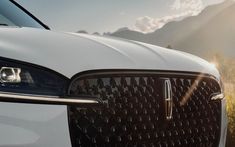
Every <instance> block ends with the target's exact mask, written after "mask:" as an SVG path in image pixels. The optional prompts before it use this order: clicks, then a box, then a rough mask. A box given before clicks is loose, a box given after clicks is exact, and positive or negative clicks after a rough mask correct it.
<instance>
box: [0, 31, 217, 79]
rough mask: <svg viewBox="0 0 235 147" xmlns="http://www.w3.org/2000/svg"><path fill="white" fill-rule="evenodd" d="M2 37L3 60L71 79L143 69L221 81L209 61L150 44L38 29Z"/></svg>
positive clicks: (4, 34)
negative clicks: (87, 73)
mask: <svg viewBox="0 0 235 147" xmlns="http://www.w3.org/2000/svg"><path fill="white" fill-rule="evenodd" d="M0 34H1V35H0V53H1V56H2V57H6V58H11V59H16V60H20V61H26V62H29V63H33V64H37V65H41V66H44V67H47V68H50V69H52V70H54V71H57V72H59V73H61V74H63V75H65V76H66V77H68V78H71V77H72V76H74V75H75V74H77V73H80V72H83V71H87V70H96V69H129V70H130V69H141V70H171V71H188V72H201V73H206V74H210V75H213V76H215V77H216V78H218V79H219V73H218V71H217V70H216V68H215V67H213V66H211V64H209V63H208V62H206V61H205V60H203V59H201V58H198V57H196V56H193V55H190V54H187V53H183V52H179V51H175V50H170V49H164V48H161V47H157V46H153V45H149V44H144V43H139V42H134V41H127V40H121V39H112V38H108V37H100V36H91V35H85V34H74V33H63V32H54V31H49V30H43V29H35V28H0ZM22 36H23V37H22Z"/></svg>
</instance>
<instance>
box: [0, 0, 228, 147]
mask: <svg viewBox="0 0 235 147" xmlns="http://www.w3.org/2000/svg"><path fill="white" fill-rule="evenodd" d="M0 56H1V57H0V91H1V92H0V147H93V146H94V147H100V146H105V147H108V146H112V147H124V146H128V147H132V146H143V147H144V146H153V147H154V146H156V147H157V146H159V147H171V146H172V147H178V146H183V147H185V146H201V147H216V146H220V147H223V146H225V139H226V128H227V117H226V112H225V105H226V103H225V99H224V95H223V88H222V84H221V77H220V75H219V72H218V71H217V69H216V68H215V67H214V66H212V65H211V64H210V63H208V62H206V61H204V60H203V59H200V58H198V57H196V56H193V55H190V54H187V53H183V52H179V51H175V50H169V49H164V48H161V47H158V46H153V45H149V44H144V43H140V42H135V41H130V40H122V39H117V38H109V37H100V36H92V35H85V34H76V33H64V32H55V31H51V30H49V28H48V27H47V26H46V25H44V24H43V23H42V22H40V21H39V20H38V19H36V18H35V17H34V16H33V15H32V14H30V13H29V12H27V11H26V10H25V9H23V8H22V7H21V6H20V5H19V4H17V3H16V2H15V1H13V0H1V1H0Z"/></svg>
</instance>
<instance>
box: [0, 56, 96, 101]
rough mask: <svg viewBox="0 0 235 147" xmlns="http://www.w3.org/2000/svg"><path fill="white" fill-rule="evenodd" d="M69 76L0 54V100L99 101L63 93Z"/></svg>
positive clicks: (65, 91)
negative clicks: (72, 96)
mask: <svg viewBox="0 0 235 147" xmlns="http://www.w3.org/2000/svg"><path fill="white" fill-rule="evenodd" d="M69 81H70V80H69V79H68V78H66V77H65V76H63V75H60V74H59V73H57V72H55V71H52V70H49V69H47V68H43V67H39V66H36V65H32V64H28V63H23V62H18V61H13V60H9V59H5V58H0V101H7V102H29V103H49V104H86V103H88V104H90V103H99V102H98V100H96V99H94V98H87V97H76V98H71V97H67V96H66V94H67V85H68V84H69Z"/></svg>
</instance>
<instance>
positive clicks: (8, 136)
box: [0, 102, 71, 147]
mask: <svg viewBox="0 0 235 147" xmlns="http://www.w3.org/2000/svg"><path fill="white" fill-rule="evenodd" d="M0 132H1V133H0V147H47V146H48V147H69V146H71V142H70V135H69V128H68V116H67V106H55V105H39V104H21V103H6V102H0Z"/></svg>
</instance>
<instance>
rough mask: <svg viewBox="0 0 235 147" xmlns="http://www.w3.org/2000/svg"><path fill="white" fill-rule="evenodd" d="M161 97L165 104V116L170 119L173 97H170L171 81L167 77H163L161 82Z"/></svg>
mask: <svg viewBox="0 0 235 147" xmlns="http://www.w3.org/2000/svg"><path fill="white" fill-rule="evenodd" d="M163 97H164V101H165V102H164V104H165V117H166V119H167V120H171V119H172V111H173V99H172V88H171V81H170V80H169V79H164V83H163Z"/></svg>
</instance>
